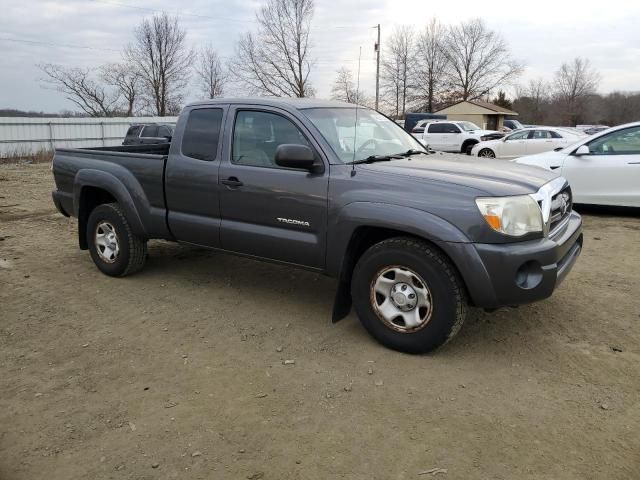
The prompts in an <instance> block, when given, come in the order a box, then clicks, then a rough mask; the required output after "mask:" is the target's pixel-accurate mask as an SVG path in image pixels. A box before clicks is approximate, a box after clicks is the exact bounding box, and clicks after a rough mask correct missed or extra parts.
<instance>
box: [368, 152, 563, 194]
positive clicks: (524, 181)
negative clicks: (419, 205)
mask: <svg viewBox="0 0 640 480" xmlns="http://www.w3.org/2000/svg"><path fill="white" fill-rule="evenodd" d="M359 167H360V168H363V169H366V170H367V171H370V172H376V173H379V174H387V175H403V176H406V177H409V178H411V179H417V180H419V181H420V180H422V181H425V180H426V181H435V182H443V183H451V184H456V185H462V186H466V187H469V188H472V189H475V190H477V191H479V192H480V193H481V194H483V195H493V196H506V195H526V194H529V193H534V192H537V191H538V189H539V188H540V187H541V186H542V185H544V184H545V183H548V182H549V181H550V180H552V179H554V178H555V177H557V176H558V174H556V173H555V172H550V171H546V170H543V169H541V168H537V167H532V166H527V165H518V164H515V163H511V162H506V161H504V160H492V159H484V158H477V157H470V156H467V155H455V154H445V153H435V154H430V155H416V156H413V157H409V158H406V159H402V160H399V159H398V160H391V161H388V162H377V163H372V164H365V165H361V166H359Z"/></svg>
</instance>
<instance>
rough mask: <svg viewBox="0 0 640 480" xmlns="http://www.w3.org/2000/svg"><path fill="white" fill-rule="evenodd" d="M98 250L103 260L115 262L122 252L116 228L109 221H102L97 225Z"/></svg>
mask: <svg viewBox="0 0 640 480" xmlns="http://www.w3.org/2000/svg"><path fill="white" fill-rule="evenodd" d="M96 250H97V251H98V255H99V256H100V259H101V260H104V261H105V262H107V263H113V262H115V261H116V260H117V258H118V255H119V254H120V245H119V243H118V235H117V234H116V229H115V228H113V225H111V224H110V223H108V222H100V223H99V224H98V226H97V227H96Z"/></svg>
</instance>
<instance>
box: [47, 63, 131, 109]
mask: <svg viewBox="0 0 640 480" xmlns="http://www.w3.org/2000/svg"><path fill="white" fill-rule="evenodd" d="M38 68H39V69H40V70H42V72H43V73H44V74H45V75H46V78H43V79H42V81H43V83H44V84H45V85H46V86H49V87H50V88H55V89H56V90H57V91H59V92H61V93H63V94H64V95H65V97H66V98H67V99H68V100H70V101H71V102H73V103H74V104H75V105H77V106H78V107H79V108H80V109H81V110H82V111H83V112H85V113H86V114H88V115H89V116H91V117H111V116H113V115H115V113H116V111H117V109H118V102H119V100H120V94H119V92H110V91H108V90H107V89H106V88H105V87H104V86H103V85H101V84H100V83H98V82H97V81H96V80H94V79H93V78H92V77H91V73H90V71H89V69H85V68H75V67H74V68H66V67H63V66H61V65H54V64H51V63H47V64H43V65H38Z"/></svg>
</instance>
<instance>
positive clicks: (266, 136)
mask: <svg viewBox="0 0 640 480" xmlns="http://www.w3.org/2000/svg"><path fill="white" fill-rule="evenodd" d="M283 144H295V145H305V146H307V147H309V148H311V149H313V147H312V146H311V144H310V143H309V142H308V141H307V139H306V138H305V137H304V135H303V134H302V132H301V131H300V130H299V129H298V127H296V126H295V125H294V124H293V123H292V122H291V121H290V120H289V119H287V118H285V117H283V116H281V115H278V114H275V113H269V112H260V111H253V110H242V111H239V112H238V114H237V115H236V122H235V126H234V129H233V146H232V147H233V153H232V156H231V163H235V164H238V165H251V166H254V167H267V168H282V167H279V166H278V165H276V161H275V157H276V150H277V149H278V147H279V146H280V145H283Z"/></svg>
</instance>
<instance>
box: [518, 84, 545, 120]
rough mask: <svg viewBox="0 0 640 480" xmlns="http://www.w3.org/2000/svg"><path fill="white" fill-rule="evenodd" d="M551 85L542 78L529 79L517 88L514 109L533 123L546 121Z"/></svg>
mask: <svg viewBox="0 0 640 480" xmlns="http://www.w3.org/2000/svg"><path fill="white" fill-rule="evenodd" d="M549 89H550V87H549V85H548V84H547V82H545V81H544V80H543V79H542V78H537V79H532V80H529V83H528V84H527V85H526V86H519V87H518V88H517V89H516V100H514V102H513V105H514V107H513V108H514V109H515V110H516V111H518V112H519V113H520V115H521V116H523V117H525V118H527V119H528V121H529V122H532V123H544V119H545V117H546V116H547V114H548V110H549V108H548V106H549V98H550V96H549Z"/></svg>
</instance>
